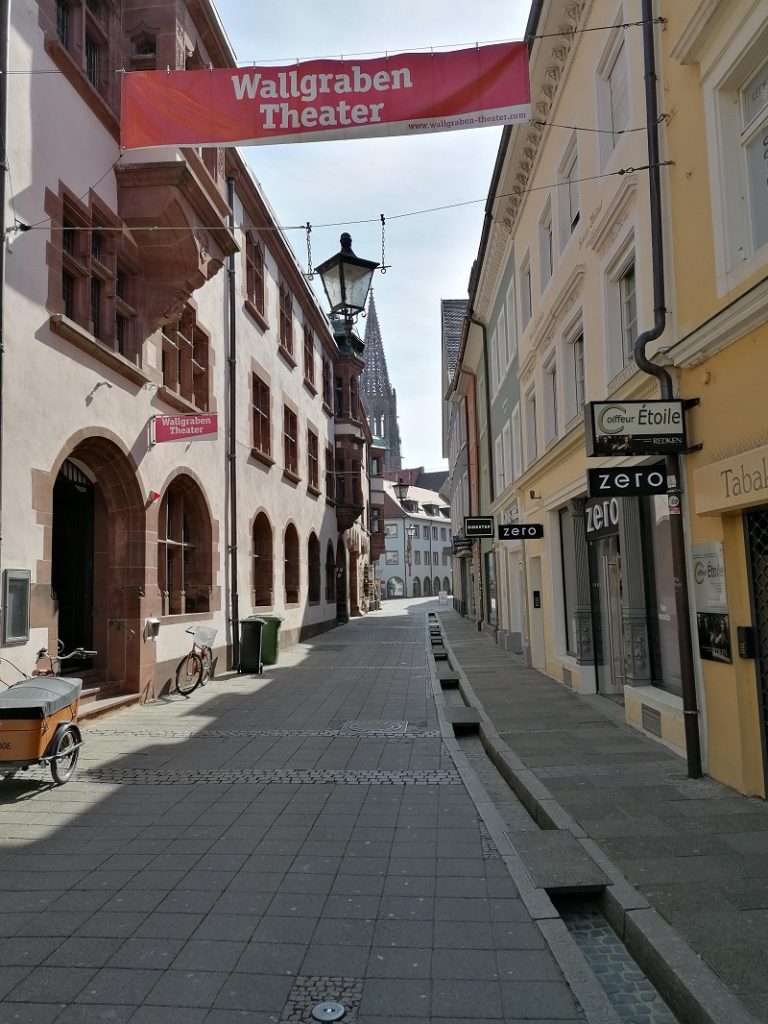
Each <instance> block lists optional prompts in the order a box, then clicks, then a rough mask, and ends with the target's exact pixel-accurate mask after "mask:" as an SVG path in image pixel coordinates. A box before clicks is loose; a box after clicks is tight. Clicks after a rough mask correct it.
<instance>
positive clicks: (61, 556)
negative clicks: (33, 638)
mask: <svg viewBox="0 0 768 1024" xmlns="http://www.w3.org/2000/svg"><path fill="white" fill-rule="evenodd" d="M48 493H49V494H50V506H49V507H48V508H47V509H45V508H39V509H38V511H43V512H45V511H47V512H48V513H49V514H50V516H51V520H50V522H51V583H50V590H51V597H52V605H50V606H48V607H50V611H51V617H50V618H47V616H46V615H45V612H43V613H42V616H41V618H43V617H44V620H43V621H38V622H36V623H34V624H36V625H39V626H47V627H48V630H49V647H52V648H53V649H55V647H56V641H57V640H61V641H62V643H63V644H64V647H65V649H66V650H67V651H70V650H72V648H74V647H84V648H86V649H94V650H96V651H97V652H98V653H97V654H96V656H95V658H94V659H93V660H92V661H90V660H87V661H80V662H79V663H78V662H76V661H75V660H71V661H69V662H68V663H67V671H69V672H73V673H83V672H84V671H88V670H89V669H93V670H94V671H93V674H92V678H91V682H92V683H93V684H102V683H109V684H111V685H114V684H121V685H122V686H123V687H124V688H125V689H129V690H132V691H139V690H141V689H142V683H141V679H142V645H141V631H142V626H143V617H144V614H143V612H144V610H143V606H142V599H143V596H144V590H145V585H146V516H145V508H144V502H143V500H142V495H141V490H140V488H139V485H138V482H137V480H136V475H135V470H134V467H133V465H132V464H131V462H130V460H129V458H128V456H127V455H126V454H124V452H123V451H122V450H121V449H120V448H119V447H118V446H117V444H115V443H114V442H113V441H111V440H109V439H108V438H105V437H89V438H86V439H85V440H83V441H80V443H79V444H76V445H75V447H74V448H73V449H72V450H71V451H70V452H69V453H68V454H67V456H66V458H65V459H63V461H62V462H61V464H60V467H59V470H58V472H57V474H56V476H55V477H53V478H52V481H51V489H50V491H49V492H48ZM144 660H145V661H146V660H147V659H146V657H145V658H144Z"/></svg>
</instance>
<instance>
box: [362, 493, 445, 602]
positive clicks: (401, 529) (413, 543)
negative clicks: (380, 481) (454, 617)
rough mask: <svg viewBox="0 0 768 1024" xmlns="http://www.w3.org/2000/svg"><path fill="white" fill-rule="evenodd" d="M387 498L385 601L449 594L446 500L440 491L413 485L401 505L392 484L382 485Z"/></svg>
mask: <svg viewBox="0 0 768 1024" xmlns="http://www.w3.org/2000/svg"><path fill="white" fill-rule="evenodd" d="M384 494H385V497H384V543H385V550H384V554H383V556H382V559H381V561H380V563H379V578H380V580H381V584H382V586H381V590H382V596H383V597H385V598H391V597H436V596H437V595H438V594H439V593H440V592H441V591H443V592H444V593H446V594H451V593H452V592H453V584H452V575H453V573H452V568H453V567H452V564H451V563H452V551H451V510H450V507H449V505H448V504H447V503H446V501H445V499H444V498H443V497H442V496H441V495H440V494H439V493H438V492H436V491H428V490H425V489H424V488H423V487H416V486H412V487H409V488H408V493H407V496H406V497H405V498H404V499H403V500H402V501H400V500H399V499H398V498H397V496H396V494H395V490H394V484H392V483H391V482H390V481H389V480H385V481H384Z"/></svg>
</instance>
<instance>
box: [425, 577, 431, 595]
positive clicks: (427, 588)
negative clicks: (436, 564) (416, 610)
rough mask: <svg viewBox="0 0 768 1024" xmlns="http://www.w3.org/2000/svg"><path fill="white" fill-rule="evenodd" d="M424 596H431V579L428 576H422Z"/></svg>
mask: <svg viewBox="0 0 768 1024" xmlns="http://www.w3.org/2000/svg"><path fill="white" fill-rule="evenodd" d="M424 597H432V580H430V578H429V576H425V577H424Z"/></svg>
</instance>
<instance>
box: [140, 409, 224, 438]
mask: <svg viewBox="0 0 768 1024" xmlns="http://www.w3.org/2000/svg"><path fill="white" fill-rule="evenodd" d="M218 421H219V417H218V413H215V412H206V413H191V414H189V415H182V416H155V418H154V420H153V421H152V433H153V437H152V443H153V444H162V443H164V442H165V441H211V440H213V439H215V437H216V436H217V434H218V431H219V422H218Z"/></svg>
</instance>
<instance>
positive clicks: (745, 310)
mask: <svg viewBox="0 0 768 1024" xmlns="http://www.w3.org/2000/svg"><path fill="white" fill-rule="evenodd" d="M664 8H665V9H664V11H663V13H664V15H665V16H666V17H667V18H668V22H667V24H666V26H665V31H664V33H663V36H662V56H661V77H662V81H663V83H664V100H663V101H662V102H664V103H666V104H668V107H667V113H668V115H669V123H668V128H667V133H666V134H667V139H666V141H667V147H668V148H667V153H668V158H669V159H670V160H671V161H673V166H672V167H671V168H670V170H669V202H668V209H669V218H668V227H669V229H670V234H671V239H672V252H673V262H672V264H671V267H670V276H671V277H673V280H674V295H675V328H676V337H675V338H674V340H673V342H672V343H671V344H670V345H669V348H668V351H667V357H668V358H669V359H670V361H671V362H672V364H673V366H674V367H675V368H676V372H677V374H678V379H679V388H680V393H681V395H682V396H684V397H686V398H698V399H699V405H698V406H697V407H696V408H695V409H693V410H692V411H691V412H690V413H689V414H688V427H689V439H690V441H691V442H693V443H696V444H700V445H701V449H700V450H698V451H696V452H694V453H692V454H690V455H689V456H687V458H686V460H685V461H686V476H687V493H688V526H689V531H690V557H691V573H690V579H691V592H692V603H693V604H694V612H695V614H696V617H697V621H696V626H695V627H694V628H696V630H697V634H696V640H697V646H698V649H699V653H700V662H699V668H700V705H701V707H700V710H701V721H702V735H703V737H704V738H705V741H706V748H705V753H706V764H707V771H708V773H709V774H710V775H712V776H713V777H714V778H717V779H719V780H721V781H723V782H725V783H727V784H728V785H730V786H732V787H734V788H735V789H737V790H739V791H741V792H743V793H748V794H757V795H761V796H765V795H766V777H767V776H768V760H767V758H766V733H767V732H768V5H767V4H766V3H765V2H761V0H733V2H730V3H727V4H722V3H712V2H708V3H707V2H705V3H702V2H701V0H674V2H671V3H670V2H667V3H665V4H664ZM711 579H714V580H715V586H714V587H713V586H712V585H711V584H710V580H711ZM702 590H703V594H702V593H700V592H701V591H702ZM713 601H714V603H713ZM713 633H717V634H718V640H719V642H718V643H713Z"/></svg>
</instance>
